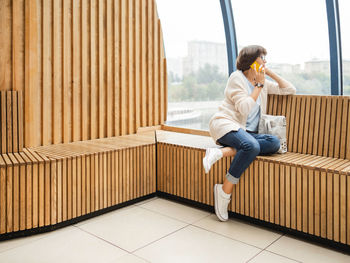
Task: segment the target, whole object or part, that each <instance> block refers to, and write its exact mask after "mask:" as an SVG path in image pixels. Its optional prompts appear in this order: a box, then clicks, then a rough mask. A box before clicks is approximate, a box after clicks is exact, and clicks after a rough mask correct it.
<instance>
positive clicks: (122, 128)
mask: <svg viewBox="0 0 350 263" xmlns="http://www.w3.org/2000/svg"><path fill="white" fill-rule="evenodd" d="M0 22H1V23H0V24H1V27H0V58H1V59H0V90H4V91H11V90H12V91H23V92H24V93H23V95H24V98H23V100H24V120H25V126H24V146H25V147H33V146H40V145H50V144H57V143H67V142H73V141H79V140H89V139H96V138H104V137H111V136H118V135H125V134H132V133H135V132H136V131H137V129H138V128H139V127H146V126H154V125H159V124H163V123H164V122H165V118H166V104H167V103H166V96H167V91H166V89H167V82H166V75H167V74H166V62H165V56H164V49H163V38H162V32H161V26H160V21H159V19H158V16H157V9H156V4H155V0H91V1H88V0H74V1H73V0H45V1H43V0H34V1H24V0H16V1H12V0H2V1H1V3H0Z"/></svg>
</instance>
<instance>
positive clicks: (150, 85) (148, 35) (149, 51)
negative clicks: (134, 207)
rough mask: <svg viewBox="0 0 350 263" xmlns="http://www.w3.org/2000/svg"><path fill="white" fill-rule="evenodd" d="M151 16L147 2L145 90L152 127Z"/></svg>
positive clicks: (150, 0)
mask: <svg viewBox="0 0 350 263" xmlns="http://www.w3.org/2000/svg"><path fill="white" fill-rule="evenodd" d="M153 14H154V0H149V1H147V14H146V17H147V18H146V19H147V20H146V21H147V31H146V32H147V36H146V37H147V50H148V53H147V54H148V56H147V90H148V96H147V101H148V110H147V111H148V123H147V126H153V125H154V110H155V109H154V108H153V107H152V105H154V100H153V99H154V96H153V93H154V90H153V88H152V87H153V77H152V76H153V56H154V49H153V48H154V43H153V31H154V30H153V24H152V22H153Z"/></svg>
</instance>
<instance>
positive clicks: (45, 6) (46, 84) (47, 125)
mask: <svg viewBox="0 0 350 263" xmlns="http://www.w3.org/2000/svg"><path fill="white" fill-rule="evenodd" d="M42 16H43V18H42V19H43V20H42V32H43V35H42V38H43V39H42V56H43V57H42V59H43V61H42V63H43V68H42V87H41V89H42V104H41V106H42V109H41V112H42V119H41V124H42V138H41V144H43V145H47V144H51V143H52V101H53V100H52V76H53V74H52V1H43V2H42Z"/></svg>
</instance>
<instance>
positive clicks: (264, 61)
mask: <svg viewBox="0 0 350 263" xmlns="http://www.w3.org/2000/svg"><path fill="white" fill-rule="evenodd" d="M256 62H258V63H259V64H260V65H263V67H265V63H266V58H265V55H260V56H259V57H258V58H257V59H256Z"/></svg>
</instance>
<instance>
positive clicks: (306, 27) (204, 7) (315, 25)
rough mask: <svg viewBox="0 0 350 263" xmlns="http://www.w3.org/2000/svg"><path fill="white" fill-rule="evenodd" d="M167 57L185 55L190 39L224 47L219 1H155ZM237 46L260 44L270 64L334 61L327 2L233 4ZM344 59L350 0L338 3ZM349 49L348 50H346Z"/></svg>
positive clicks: (349, 45) (250, 0) (238, 0)
mask: <svg viewBox="0 0 350 263" xmlns="http://www.w3.org/2000/svg"><path fill="white" fill-rule="evenodd" d="M156 2H157V9H158V15H159V17H160V20H161V24H162V29H163V36H164V44H165V51H166V56H167V57H184V56H186V53H187V44H186V43H187V41H190V40H204V41H211V42H218V43H225V32H224V25H223V20H222V13H221V7H220V1H219V0H176V1H171V0H156ZM231 2H232V9H233V14H234V20H235V26H236V36H237V42H238V46H239V47H242V46H245V45H250V44H259V45H262V46H264V47H265V48H266V49H267V52H268V55H267V59H268V62H273V63H290V64H300V63H303V62H305V61H309V60H312V59H321V60H329V39H328V24H327V13H326V4H325V0H293V1H289V0H245V1H243V0H232V1H231ZM339 7H340V16H341V32H342V45H343V47H344V50H343V58H347V59H350V50H349V49H350V18H349V15H347V14H348V13H349V11H350V0H339ZM346 51H347V52H346Z"/></svg>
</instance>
